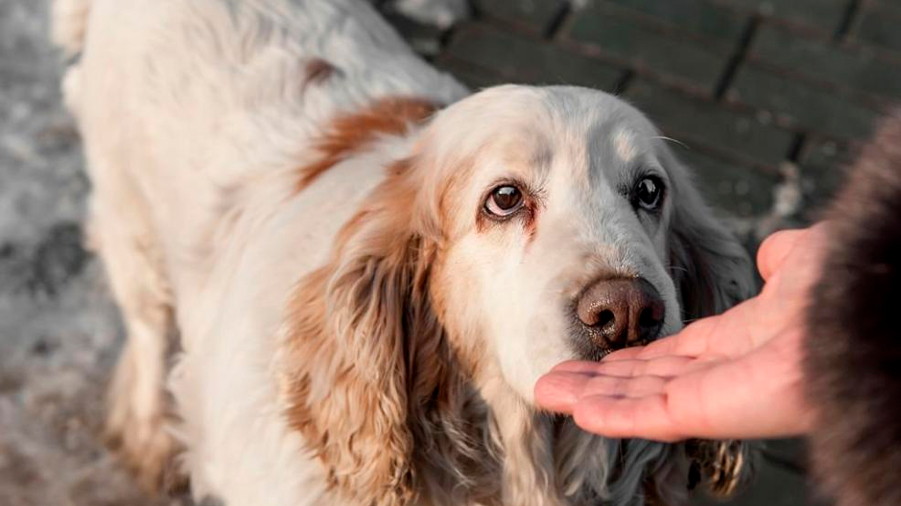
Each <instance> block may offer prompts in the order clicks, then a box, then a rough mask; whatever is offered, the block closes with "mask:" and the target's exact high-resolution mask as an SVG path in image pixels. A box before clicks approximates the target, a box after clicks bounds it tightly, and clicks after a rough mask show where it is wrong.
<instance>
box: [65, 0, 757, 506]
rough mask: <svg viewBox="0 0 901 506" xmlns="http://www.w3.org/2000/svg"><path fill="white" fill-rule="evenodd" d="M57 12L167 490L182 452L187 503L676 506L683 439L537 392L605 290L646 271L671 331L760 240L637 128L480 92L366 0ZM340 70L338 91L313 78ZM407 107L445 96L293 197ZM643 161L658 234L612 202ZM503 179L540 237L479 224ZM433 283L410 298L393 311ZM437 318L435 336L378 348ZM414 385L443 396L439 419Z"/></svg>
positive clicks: (77, 1) (569, 353) (558, 92)
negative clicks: (422, 56)
mask: <svg viewBox="0 0 901 506" xmlns="http://www.w3.org/2000/svg"><path fill="white" fill-rule="evenodd" d="M54 13H55V16H56V23H55V32H54V36H55V38H56V39H57V41H58V42H60V43H61V44H62V45H63V46H64V47H66V48H67V49H68V50H69V51H70V52H72V53H76V52H79V51H82V50H83V55H82V58H81V60H80V62H79V63H77V64H75V65H73V66H72V67H71V68H70V69H69V71H68V75H67V77H66V79H65V83H64V88H65V94H66V101H67V104H69V106H70V108H71V109H72V111H73V113H74V114H75V115H76V116H77V118H78V121H79V125H80V129H81V131H82V134H83V137H84V142H85V149H86V153H87V159H88V162H89V163H88V165H89V171H90V176H91V180H92V183H93V188H94V191H93V195H92V199H91V207H90V229H91V238H92V241H93V243H94V244H95V247H96V248H97V249H98V251H99V253H100V255H101V256H102V257H103V260H104V263H105V265H106V268H107V272H108V275H109V278H110V282H111V285H112V288H113V291H114V294H115V297H116V299H117V301H118V302H119V305H120V307H121V309H122V313H123V316H124V320H125V323H126V327H127V331H128V342H127V344H126V347H125V348H124V350H123V352H122V353H123V354H122V357H121V361H120V365H119V367H118V370H117V372H116V377H115V381H114V384H113V388H112V390H111V395H112V398H111V401H112V406H111V413H110V418H109V429H110V431H111V432H112V433H113V434H114V435H116V436H118V437H119V438H120V440H121V444H122V449H123V452H124V453H125V454H126V456H129V457H130V460H131V461H132V462H133V463H134V464H135V465H137V466H138V467H139V471H140V472H141V473H142V475H143V476H145V477H147V478H148V480H152V479H155V477H156V476H158V474H159V472H160V468H161V465H162V463H163V462H164V461H165V459H166V457H167V456H168V455H169V454H170V453H172V452H173V451H175V450H176V444H175V441H178V443H179V445H180V446H183V450H184V451H183V453H182V454H181V455H182V459H183V461H182V462H183V470H184V471H185V472H186V473H187V475H189V477H190V480H191V486H192V490H193V493H194V495H195V496H196V497H198V498H200V497H203V496H206V495H213V496H216V497H219V498H222V499H223V500H224V501H225V503H226V504H228V505H229V506H237V505H262V504H277V505H282V504H283V505H292V506H300V505H327V504H333V505H340V504H348V505H349V504H359V505H362V504H370V503H376V504H403V503H414V504H477V503H478V504H481V503H484V504H496V503H498V502H502V503H504V504H515V505H557V504H560V505H562V504H587V503H588V502H590V501H592V500H593V499H592V498H596V497H598V496H603V497H609V498H611V500H612V501H613V502H614V504H617V505H620V504H622V505H625V504H632V503H639V502H641V497H642V490H643V482H644V478H643V473H644V472H645V469H649V472H651V473H652V474H654V475H655V481H656V482H657V484H658V486H659V487H660V488H661V490H660V491H659V493H660V495H662V496H664V499H666V500H667V501H670V502H673V503H677V502H678V501H679V500H680V499H679V493H678V492H677V491H676V489H678V488H679V486H680V485H681V483H679V482H678V479H679V477H678V476H677V474H678V473H679V472H681V471H680V469H681V468H679V465H680V464H679V463H680V462H681V461H682V457H681V453H680V450H679V449H678V447H675V446H672V447H671V446H666V445H658V444H652V443H646V442H640V441H633V442H630V443H628V445H627V446H625V447H622V446H621V444H620V443H619V442H616V441H606V440H603V439H601V438H596V437H593V436H589V435H587V434H584V433H582V432H580V431H578V430H577V429H575V428H573V427H572V426H571V425H569V424H562V425H561V424H560V423H559V422H555V421H554V420H553V419H552V418H551V417H548V416H546V415H542V414H540V413H538V412H536V410H535V409H534V407H532V387H533V385H534V383H535V381H536V379H537V378H538V376H539V375H540V374H541V373H543V372H545V371H547V370H548V369H549V368H550V367H551V366H553V365H554V364H555V363H557V362H559V361H562V360H565V359H571V358H577V356H576V352H575V351H574V349H573V347H572V345H571V342H570V340H569V339H570V338H569V334H570V330H569V326H570V321H571V314H569V313H568V312H567V309H569V308H568V305H567V304H568V303H569V302H568V301H571V300H572V299H573V298H574V297H575V296H576V295H577V294H578V292H579V291H580V290H582V289H583V288H584V287H585V286H587V283H589V282H591V281H593V280H596V279H597V278H598V277H600V276H640V277H643V278H645V279H647V280H648V281H650V282H651V284H653V285H654V286H655V287H656V288H657V290H658V291H659V292H660V293H661V295H662V297H663V299H664V300H665V303H666V315H667V316H666V320H665V329H664V330H665V332H673V331H676V330H678V329H679V328H680V327H681V325H682V318H683V317H684V316H700V315H702V314H708V313H711V312H714V311H719V310H722V309H724V308H725V307H727V306H728V305H730V304H732V303H734V302H735V301H737V300H739V299H741V298H743V297H745V296H747V295H748V294H749V293H750V290H751V278H750V276H749V270H748V263H747V259H746V258H745V256H744V254H743V250H742V248H741V247H740V245H738V244H737V243H736V242H735V241H734V240H733V239H731V238H730V237H729V235H728V234H727V233H725V232H724V231H723V230H722V229H721V228H720V227H719V226H718V225H717V224H716V223H715V222H714V221H713V220H712V218H711V217H710V214H709V212H708V211H707V210H706V208H705V207H704V206H703V204H702V203H701V201H700V199H699V197H698V195H697V193H696V191H695V190H694V188H693V187H692V184H691V182H690V181H689V176H688V174H687V173H686V172H685V171H684V170H683V168H682V167H681V166H680V165H679V164H678V162H676V160H674V159H673V158H672V156H671V155H670V154H669V152H668V150H667V148H666V147H665V146H664V145H663V141H662V140H661V139H660V138H659V136H658V134H657V132H656V131H655V129H654V128H653V127H652V126H651V124H650V123H649V122H648V121H647V120H646V119H645V118H644V117H643V116H642V115H641V114H640V113H638V112H637V111H636V110H634V109H633V108H631V107H630V106H628V105H626V104H625V103H623V102H622V101H620V100H618V99H616V98H614V97H612V96H609V95H606V94H604V93H601V92H597V91H590V90H586V89H578V88H565V87H551V88H532V87H521V86H519V87H514V86H508V87H500V88H495V89H490V90H486V91H483V92H481V93H478V94H476V95H472V96H469V97H467V95H468V90H466V89H465V88H464V87H463V86H461V85H460V84H458V83H457V82H456V81H455V80H453V79H452V78H451V77H449V76H446V75H443V74H440V73H438V72H437V71H435V70H434V69H433V68H431V67H430V66H429V65H427V64H426V63H424V62H422V61H421V60H419V59H418V58H417V57H416V56H415V55H413V54H412V53H411V51H410V50H409V49H408V48H407V47H406V46H405V44H404V43H403V42H402V41H401V40H400V39H399V38H398V37H397V35H396V34H395V33H394V32H393V31H392V30H391V29H390V28H389V27H388V26H387V25H386V24H385V23H384V22H383V21H382V20H381V19H380V18H379V17H378V16H377V14H376V13H375V12H374V11H373V10H372V9H371V8H370V7H369V6H368V5H365V4H364V3H363V2H357V1H354V0H304V1H301V0H296V1H293V2H292V1H289V0H268V1H263V0H246V1H243V2H239V1H235V0H191V1H188V0H157V1H155V2H138V1H135V0H93V1H89V0H57V2H56V4H55V11H54ZM321 61H324V62H327V63H328V64H329V65H330V66H332V67H333V68H334V69H335V72H334V75H330V76H326V77H325V78H323V79H321V80H316V81H315V82H313V80H312V79H311V76H310V64H311V63H315V62H321ZM308 81H309V82H308ZM386 96H407V97H420V98H423V99H428V100H430V101H434V102H437V103H440V104H453V105H450V106H449V107H447V108H446V109H444V110H443V111H441V112H440V113H438V114H437V115H436V117H434V118H433V119H432V120H430V121H428V122H425V123H423V124H421V125H410V131H409V132H406V133H404V134H401V135H384V136H381V137H379V138H378V139H376V140H375V141H373V142H370V143H369V144H368V145H366V146H365V148H361V149H359V150H357V151H356V152H354V153H353V155H352V156H349V157H347V158H345V159H342V160H340V161H338V163H336V164H335V165H334V166H332V167H330V168H329V169H328V170H327V171H325V172H324V173H322V174H321V175H319V176H318V177H316V178H313V179H312V180H311V182H310V183H309V184H308V185H306V186H304V187H302V188H301V189H300V190H298V185H297V181H298V178H299V175H298V170H299V167H303V166H304V165H306V164H309V163H315V161H316V160H317V159H319V158H321V156H322V155H321V153H320V152H319V151H318V149H317V141H318V139H320V137H321V136H322V135H323V132H324V131H325V130H326V129H327V126H328V125H329V124H330V122H331V121H333V120H334V118H335V117H336V116H339V115H341V114H352V113H354V112H355V111H358V110H363V109H365V108H367V107H369V106H370V105H371V103H372V102H373V101H375V100H377V99H380V98H383V97H386ZM464 97H467V98H464ZM398 164H403V165H404V168H403V170H400V169H397V166H398ZM393 170H398V171H399V172H398V173H396V174H395V173H393V172H392V171H393ZM639 170H644V171H652V172H654V173H655V174H658V175H659V176H660V177H661V178H662V179H664V180H665V181H666V182H667V185H668V187H669V189H668V197H667V200H666V205H665V207H664V210H663V212H662V213H661V214H660V215H659V217H655V216H651V215H648V214H643V213H641V212H636V211H635V210H634V209H633V208H632V206H631V205H630V203H629V202H628V200H627V199H626V198H624V197H623V196H622V195H621V192H622V188H623V187H624V186H628V185H629V184H631V181H632V178H633V177H635V175H636V173H637V172H636V171H639ZM509 179H516V180H517V181H520V182H522V183H523V184H524V185H526V186H528V187H529V188H533V189H534V190H535V192H536V196H535V206H537V207H536V210H535V213H536V216H535V220H534V221H535V223H534V224H533V225H534V230H532V231H531V232H530V231H529V230H527V229H528V227H529V226H531V225H528V224H526V223H522V222H519V221H511V222H508V223H504V224H487V225H485V224H483V226H480V225H479V220H480V219H481V218H479V210H480V208H481V206H482V203H483V202H484V199H485V193H486V191H487V190H489V189H490V188H491V187H492V185H494V184H496V183H497V182H498V181H500V180H509ZM401 213H403V214H402V215H400V216H399V215H398V214H401ZM342 230H343V232H342ZM414 242H415V245H414V246H412V247H410V244H413V243H414ZM404 248H407V249H404ZM424 252H427V253H428V254H429V255H430V256H428V258H427V260H429V262H425V260H426V258H425V257H426V253H424ZM411 258H413V259H412V260H411ZM392 262H393V263H392ZM388 264H390V265H388ZM414 265H415V267H411V266H414ZM408 270H409V272H408ZM317 280H318V281H317ZM401 281H404V282H406V283H407V284H409V283H410V282H414V281H417V282H419V281H422V282H423V283H427V287H426V288H423V289H422V292H423V293H419V292H417V290H418V289H417V288H413V289H412V290H413V292H411V293H412V295H411V293H408V292H409V289H408V288H405V286H404V282H401ZM317 283H318V284H317ZM345 285H346V286H345ZM417 293H418V294H419V295H423V297H424V299H425V302H422V305H421V306H415V308H413V309H411V308H410V306H409V303H408V302H407V301H403V300H397V299H399V298H402V297H406V296H413V295H416V294H417ZM364 296H365V297H364ZM292 301H293V302H292ZM298 301H299V302H298ZM356 305H361V307H356ZM385 308H387V309H385ZM397 308H400V313H402V315H401V316H397V315H395V316H392V315H390V314H387V313H390V312H391V310H396V309H397ZM414 313H415V315H414ZM425 313H428V315H426V314H425ZM433 313H434V314H433ZM411 315H414V316H411ZM393 318H396V319H393ZM417 319H425V320H427V322H426V323H422V325H424V326H423V327H421V328H426V326H428V325H430V324H429V323H428V322H432V324H431V326H428V329H429V330H431V331H432V332H433V333H434V334H435V336H434V339H432V340H429V341H421V342H420V341H417V340H419V339H424V338H421V336H419V335H417V336H414V337H412V338H411V337H410V336H396V335H394V334H392V333H390V332H388V331H387V330H386V329H391V328H394V327H396V328H395V329H394V330H395V331H396V332H395V333H403V331H404V329H406V328H407V327H406V326H409V325H414V327H413V328H420V327H416V326H415V325H419V323H416V322H414V323H410V321H408V320H416V321H418V320H417ZM435 322H437V323H435ZM175 329H177V331H178V335H179V337H180V339H179V342H180V347H181V353H180V354H179V358H178V362H177V365H176V366H175V367H174V369H173V371H172V372H171V376H170V383H169V386H170V387H171V391H172V393H173V394H174V396H175V398H176V401H177V402H176V404H177V416H178V419H179V420H180V423H178V424H175V425H174V427H175V429H174V430H175V434H174V435H175V436H176V437H175V438H174V439H173V438H172V437H171V435H170V434H169V432H167V430H166V425H167V424H168V422H167V411H166V406H165V402H164V399H165V397H164V383H165V381H166V374H167V373H166V367H165V354H166V336H167V335H168V334H169V333H171V332H173V331H174V330H175ZM396 339H400V340H401V341H396ZM410 339H413V340H414V341H415V345H413V344H410V343H409V342H403V341H404V340H410ZM311 343H312V344H311ZM389 343H393V344H390V346H395V345H396V346H398V347H400V349H404V350H407V352H408V353H410V354H411V356H412V357H413V359H409V357H408V358H407V359H404V357H402V356H388V355H391V350H392V349H393V348H390V346H389ZM426 343H428V344H426ZM417 346H418V347H419V348H416V347H417ZM429 346H431V348H427V347H429ZM386 347H387V348H386ZM411 349H413V351H410V350H411ZM417 350H419V351H417ZM422 350H426V351H428V352H429V354H427V356H426V355H424V354H425V353H426V352H425V351H422ZM417 353H418V354H417ZM439 355H440V356H441V357H444V359H442V360H444V361H442V362H440V363H438V365H437V366H436V368H437V369H435V370H432V371H425V373H423V374H421V376H415V374H414V372H412V371H414V370H416V369H417V360H420V359H421V360H427V361H431V360H438V359H437V358H436V357H438V356H439ZM411 360H412V361H411ZM436 363H437V362H436ZM386 364H388V365H386ZM439 370H440V371H439ZM395 373H398V376H397V377H395V376H393V375H394V374H395ZM439 373H440V374H443V375H445V376H453V377H455V378H457V379H458V380H459V381H457V382H456V383H453V384H454V385H457V386H455V387H453V388H454V390H453V392H454V395H453V396H451V397H450V398H449V399H448V400H447V403H449V404H453V406H452V408H453V409H451V408H448V407H447V406H445V408H447V409H444V408H440V409H439V408H435V410H436V411H435V412H434V413H433V412H431V411H429V409H431V408H429V407H423V406H426V404H428V403H430V402H432V400H430V399H432V398H431V397H428V396H429V395H432V396H434V395H445V394H447V395H450V394H449V393H448V392H449V390H446V389H451V386H448V385H451V382H449V381H446V379H439V378H437V376H439ZM414 376H415V377H414ZM411 378H412V381H413V382H414V383H415V384H412V385H411V384H408V383H406V381H408V380H411ZM421 378H432V379H434V380H435V381H436V384H435V385H432V386H430V387H429V388H431V389H430V390H428V392H427V395H426V396H425V397H424V398H423V401H422V405H420V404H416V402H415V401H416V400H417V398H416V397H415V395H414V394H413V393H411V392H412V391H413V390H415V389H417V388H426V387H425V386H423V384H425V383H427V381H426V380H425V379H421ZM420 380H421V382H420ZM417 382H420V383H417ZM345 383H349V385H345ZM398 385H399V386H398ZM438 385H441V387H440V388H439V387H438ZM392 387H393V389H392ZM361 392H362V393H361ZM394 397H397V398H396V399H395V398H394ZM392 399H393V400H394V401H396V402H393V403H392V402H391V400H392ZM442 409H444V411H442ZM420 410H421V411H422V412H421V413H420V412H419V411H420ZM288 413H291V414H288ZM416 413H418V415H416ZM435 413H439V414H435ZM441 413H443V414H441ZM448 413H451V414H448ZM326 415H328V416H333V417H334V418H331V420H333V423H332V424H327V423H324V422H323V420H326V419H327V418H326ZM415 416H420V417H421V419H422V420H431V421H432V422H433V423H437V424H438V425H430V426H426V427H425V428H423V427H411V425H413V424H415V423H416V421H415V420H414V418H415ZM422 420H420V421H422ZM474 427H475V428H474ZM370 429H371V433H370V432H367V430H370ZM467 430H474V431H475V432H473V434H475V435H476V436H478V437H480V438H483V439H482V440H474V438H473V437H472V435H473V434H469V435H468V436H467V434H464V432H465V431H467ZM430 431H431V432H430ZM442 431H446V432H447V434H446V435H440V434H438V433H441V432H442ZM436 434H438V435H436ZM376 436H377V437H376ZM317 437H318V438H322V439H323V440H315V439H316V438H317ZM467 437H468V439H467ZM380 438H381V439H380ZM424 442H427V443H429V444H430V445H432V446H429V447H423V445H424V444H425V443H424ZM429 452H431V455H429ZM467 452H469V453H467ZM620 453H622V454H623V455H625V458H624V459H622V460H620V459H619V454H620ZM450 454H454V455H456V456H455V457H453V458H451V457H450V456H449V455H450ZM436 455H438V456H440V457H441V458H438V457H436ZM442 459H443V460H442ZM383 464H384V465H383ZM617 465H619V466H620V472H619V475H620V477H619V479H618V480H617V481H616V483H612V484H611V483H608V477H609V475H610V473H611V472H612V469H613V467H614V466H617ZM674 480H676V481H674ZM666 487H670V488H671V489H672V490H669V489H667V490H662V489H664V488H666Z"/></svg>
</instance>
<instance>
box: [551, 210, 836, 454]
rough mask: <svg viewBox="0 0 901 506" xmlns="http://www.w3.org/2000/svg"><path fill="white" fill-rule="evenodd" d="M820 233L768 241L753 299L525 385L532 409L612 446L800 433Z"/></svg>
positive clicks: (805, 420) (806, 423)
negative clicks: (530, 387) (628, 441)
mask: <svg viewBox="0 0 901 506" xmlns="http://www.w3.org/2000/svg"><path fill="white" fill-rule="evenodd" d="M825 243H826V225H824V224H819V225H816V226H814V227H811V228H807V229H803V230H791V231H782V232H777V233H775V234H773V235H772V236H770V237H768V238H767V239H766V240H765V241H764V243H763V244H762V245H761V247H760V250H759V252H758V257H757V263H758V268H759V269H760V274H761V277H762V278H763V279H764V281H765V284H764V287H763V290H762V291H761V293H760V294H759V295H757V296H756V297H753V298H751V299H749V300H747V301H745V302H743V303H741V304H739V305H737V306H735V307H733V308H732V309H730V310H728V311H726V312H725V313H723V314H720V315H717V316H711V317H708V318H703V319H700V320H697V321H695V322H693V323H691V324H690V325H688V326H687V327H685V328H684V329H683V330H682V331H681V332H679V333H678V334H675V335H673V336H670V337H666V338H663V339H660V340H658V341H655V342H653V343H651V344H650V345H648V346H644V347H635V348H627V349H624V350H619V351H616V352H614V353H611V354H610V355H608V356H606V357H605V358H604V359H603V360H602V361H600V362H581V361H569V362H564V363H561V364H559V365H557V366H556V367H554V369H553V370H551V372H549V373H548V374H546V375H544V376H543V377H542V378H540V379H539V381H538V383H537V384H536V386H535V399H536V401H537V402H538V404H539V405H540V406H541V407H543V408H545V409H548V410H550V411H556V412H560V413H564V414H569V415H572V416H573V418H574V420H575V422H576V424H578V425H579V426H580V427H582V428H583V429H585V430H587V431H590V432H594V433H596V434H600V435H603V436H607V437H613V438H630V437H636V438H643V439H651V440H657V441H678V440H682V439H687V438H710V439H727V438H766V437H783V436H794V435H800V434H803V433H805V432H807V431H808V430H809V429H810V427H811V421H812V418H813V416H812V412H811V409H810V408H809V407H808V406H807V405H806V404H805V401H804V398H803V395H802V380H803V378H802V372H801V359H802V341H803V337H804V327H805V326H804V310H805V305H806V303H807V292H808V290H809V289H810V287H811V286H812V284H813V283H814V282H815V281H816V278H817V276H818V274H819V266H820V262H821V258H822V255H823V250H824V245H825Z"/></svg>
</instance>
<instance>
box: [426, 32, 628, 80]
mask: <svg viewBox="0 0 901 506" xmlns="http://www.w3.org/2000/svg"><path fill="white" fill-rule="evenodd" d="M442 57H443V58H447V59H451V60H459V61H460V62H464V63H467V64H469V65H471V66H476V67H482V68H485V69H491V71H493V72H494V73H496V74H497V75H499V76H501V77H503V78H504V79H505V80H507V81H511V82H521V83H529V84H573V85H581V86H589V87H593V88H601V89H606V90H612V89H614V88H615V87H616V84H617V83H618V82H619V81H620V80H621V79H622V76H623V74H624V72H625V71H624V70H622V69H619V68H617V67H614V66H611V65H608V64H605V63H604V62H601V61H598V60H596V59H594V58H590V57H587V56H585V55H582V54H579V53H577V52H574V51H570V50H568V49H565V48H562V47H558V46H555V45H553V44H550V43H548V42H546V41H540V40H536V39H532V38H529V37H525V36H519V35H515V34H511V33H506V32H503V31H500V30H497V29H495V28H493V27H490V26H488V25H484V24H476V23H472V24H467V25H464V26H463V27H461V28H460V29H459V30H458V31H456V32H455V33H454V36H453V38H452V40H451V43H450V46H449V47H448V48H447V50H446V51H445V52H444V55H442Z"/></svg>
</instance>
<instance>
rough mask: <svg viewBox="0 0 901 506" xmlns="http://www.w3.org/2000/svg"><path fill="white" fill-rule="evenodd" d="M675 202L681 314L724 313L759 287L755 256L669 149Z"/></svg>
mask: <svg viewBox="0 0 901 506" xmlns="http://www.w3.org/2000/svg"><path fill="white" fill-rule="evenodd" d="M666 151H667V154H666V156H665V157H664V158H668V160H666V163H667V166H668V167H670V171H671V173H672V174H673V176H674V177H672V178H671V180H672V184H673V189H672V190H673V191H672V193H673V202H674V203H675V207H674V210H673V215H672V219H671V222H670V229H671V233H670V271H671V275H672V277H673V280H674V281H675V284H676V289H677V291H678V292H679V295H680V297H681V302H682V313H683V320H685V321H691V320H695V319H697V318H702V317H704V316H710V315H713V314H717V313H721V312H723V311H725V310H726V309H729V308H730V307H732V306H734V305H735V304H737V303H739V302H741V301H743V300H745V299H747V298H749V297H751V296H753V295H754V293H755V282H754V275H753V270H752V264H751V259H750V258H749V256H748V253H747V251H745V248H744V247H743V246H742V245H741V243H739V242H738V239H736V238H735V236H733V235H732V234H731V233H730V232H729V231H728V230H726V228H725V227H723V226H722V225H721V224H720V223H718V222H717V221H716V219H715V218H714V216H713V213H712V211H711V210H710V208H708V207H707V205H706V204H705V203H704V201H703V199H702V198H701V195H700V193H699V192H698V190H697V189H696V187H695V185H694V183H693V181H692V177H691V174H690V173H689V171H688V170H686V168H685V167H684V166H682V165H681V164H680V163H679V162H678V161H677V160H676V159H675V157H674V156H673V155H672V154H671V153H669V150H668V149H667V150H666Z"/></svg>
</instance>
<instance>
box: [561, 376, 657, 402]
mask: <svg viewBox="0 0 901 506" xmlns="http://www.w3.org/2000/svg"><path fill="white" fill-rule="evenodd" d="M669 379H670V378H669V377H666V376H636V377H633V378H619V377H616V376H595V377H593V378H591V379H589V380H588V381H587V382H586V383H585V384H584V386H583V387H582V389H581V393H580V394H579V398H580V399H581V398H583V397H592V396H595V395H602V396H606V397H626V398H638V397H647V396H649V395H659V394H661V393H663V392H664V389H665V388H666V383H667V382H668V381H669Z"/></svg>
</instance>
